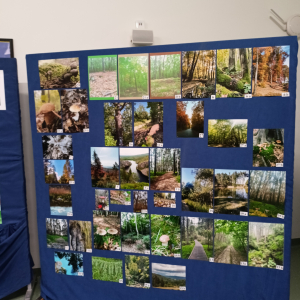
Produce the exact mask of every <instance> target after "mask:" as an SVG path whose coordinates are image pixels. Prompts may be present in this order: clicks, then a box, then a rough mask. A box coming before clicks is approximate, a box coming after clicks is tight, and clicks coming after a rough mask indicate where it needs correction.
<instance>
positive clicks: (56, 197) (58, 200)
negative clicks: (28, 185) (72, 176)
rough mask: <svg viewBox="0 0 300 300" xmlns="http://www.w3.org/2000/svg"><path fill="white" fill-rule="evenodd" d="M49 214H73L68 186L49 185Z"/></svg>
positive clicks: (69, 187)
mask: <svg viewBox="0 0 300 300" xmlns="http://www.w3.org/2000/svg"><path fill="white" fill-rule="evenodd" d="M49 198H50V214H51V215H56V216H67V215H68V214H72V213H73V208H72V194H71V186H70V185H49Z"/></svg>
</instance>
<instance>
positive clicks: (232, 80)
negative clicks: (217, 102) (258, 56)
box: [216, 48, 252, 98]
mask: <svg viewBox="0 0 300 300" xmlns="http://www.w3.org/2000/svg"><path fill="white" fill-rule="evenodd" d="M251 64H252V49H251V48H236V49H220V50H217V85H216V97H217V98H237V97H244V94H249V93H251Z"/></svg>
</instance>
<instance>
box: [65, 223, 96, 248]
mask: <svg viewBox="0 0 300 300" xmlns="http://www.w3.org/2000/svg"><path fill="white" fill-rule="evenodd" d="M69 236H70V250H71V251H78V252H87V250H90V249H92V223H91V222H88V221H75V220H69Z"/></svg>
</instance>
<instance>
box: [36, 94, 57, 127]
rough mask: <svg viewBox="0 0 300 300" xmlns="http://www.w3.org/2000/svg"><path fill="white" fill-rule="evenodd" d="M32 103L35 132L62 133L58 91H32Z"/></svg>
mask: <svg viewBox="0 0 300 300" xmlns="http://www.w3.org/2000/svg"><path fill="white" fill-rule="evenodd" d="M34 103H35V115H36V129H37V132H55V133H57V132H62V117H61V105H60V94H59V91H58V90H51V91H49V90H48V91H44V90H42V91H41V90H39V91H34Z"/></svg>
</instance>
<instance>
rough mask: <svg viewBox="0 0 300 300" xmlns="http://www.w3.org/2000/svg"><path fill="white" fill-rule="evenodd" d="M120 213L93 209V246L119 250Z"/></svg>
mask: <svg viewBox="0 0 300 300" xmlns="http://www.w3.org/2000/svg"><path fill="white" fill-rule="evenodd" d="M120 223H121V213H120V212H115V211H100V210H94V211H93V228H94V248H95V249H100V250H109V251H121V228H120Z"/></svg>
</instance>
